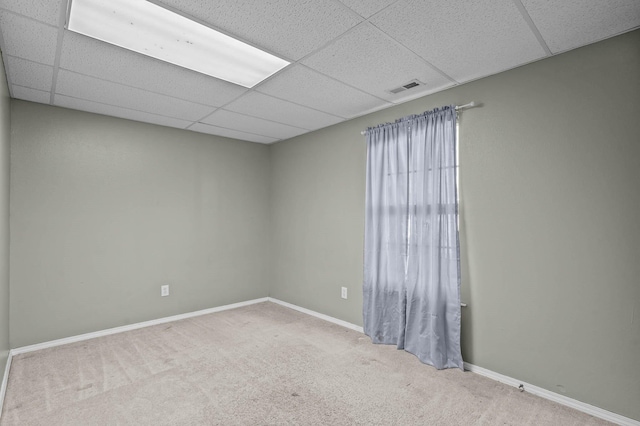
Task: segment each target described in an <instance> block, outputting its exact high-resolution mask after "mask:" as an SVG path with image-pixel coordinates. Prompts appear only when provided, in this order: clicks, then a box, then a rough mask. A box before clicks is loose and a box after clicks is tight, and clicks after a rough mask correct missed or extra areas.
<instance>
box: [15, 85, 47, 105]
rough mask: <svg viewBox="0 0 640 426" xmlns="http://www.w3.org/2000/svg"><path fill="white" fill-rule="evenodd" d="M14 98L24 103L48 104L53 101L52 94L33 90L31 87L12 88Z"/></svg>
mask: <svg viewBox="0 0 640 426" xmlns="http://www.w3.org/2000/svg"><path fill="white" fill-rule="evenodd" d="M11 89H12V91H13V97H14V98H16V99H22V100H24V101H31V102H38V103H40V104H48V103H49V101H51V94H50V93H49V92H44V91H42V90H36V89H31V88H29V87H22V86H16V85H13V86H11Z"/></svg>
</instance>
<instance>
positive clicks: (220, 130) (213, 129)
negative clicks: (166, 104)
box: [190, 123, 278, 143]
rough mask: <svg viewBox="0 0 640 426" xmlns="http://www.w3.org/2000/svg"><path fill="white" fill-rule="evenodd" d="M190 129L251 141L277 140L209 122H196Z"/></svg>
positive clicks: (270, 141) (268, 141)
mask: <svg viewBox="0 0 640 426" xmlns="http://www.w3.org/2000/svg"><path fill="white" fill-rule="evenodd" d="M190 130H193V131H194V132H200V133H208V134H210V135H218V136H226V137H228V138H234V139H241V140H245V141H250V142H258V143H272V142H275V141H277V140H278V139H276V138H270V137H267V136H260V135H255V134H252V133H246V132H240V131H237V130H232V129H226V128H224V127H218V126H211V125H209V124H203V123H196V124H194V125H193V126H191V128H190Z"/></svg>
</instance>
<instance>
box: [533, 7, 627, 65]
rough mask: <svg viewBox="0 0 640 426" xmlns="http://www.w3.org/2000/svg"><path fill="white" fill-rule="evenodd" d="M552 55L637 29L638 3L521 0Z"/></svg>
mask: <svg viewBox="0 0 640 426" xmlns="http://www.w3.org/2000/svg"><path fill="white" fill-rule="evenodd" d="M522 4H523V5H524V7H525V9H527V12H529V16H531V19H532V20H533V22H534V24H535V25H536V27H537V28H538V30H539V31H540V34H541V35H542V38H544V40H545V41H546V42H547V45H548V46H549V49H551V51H552V52H553V53H558V52H562V51H564V50H568V49H573V48H575V47H579V46H583V45H585V44H589V43H594V42H596V41H599V40H602V39H605V38H607V37H611V36H614V35H616V34H619V33H622V32H625V31H628V30H630V29H632V28H635V27H637V26H640V1H638V0H607V1H601V0H563V1H558V2H554V3H553V4H551V3H549V1H548V0H522Z"/></svg>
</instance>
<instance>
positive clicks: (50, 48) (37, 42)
mask: <svg viewBox="0 0 640 426" xmlns="http://www.w3.org/2000/svg"><path fill="white" fill-rule="evenodd" d="M0 30H2V38H3V41H4V45H5V46H4V48H3V49H2V54H3V55H11V56H17V57H20V58H24V59H28V60H30V61H34V62H39V63H41V64H46V65H53V63H54V61H55V58H56V45H57V37H58V30H57V29H56V28H54V27H51V26H49V25H46V24H42V23H40V22H37V21H33V20H31V19H28V18H25V17H23V16H20V15H14V14H13V13H7V12H0ZM5 68H6V67H5Z"/></svg>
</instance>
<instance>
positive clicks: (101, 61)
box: [60, 31, 247, 106]
mask: <svg viewBox="0 0 640 426" xmlns="http://www.w3.org/2000/svg"><path fill="white" fill-rule="evenodd" d="M60 67H61V68H63V69H67V70H71V71H75V72H78V73H81V74H86V75H90V76H93V77H97V78H101V79H103V80H109V81H113V82H116V83H121V84H125V85H127V86H133V87H138V88H141V89H145V90H149V91H152V92H156V93H161V94H164V95H168V96H172V97H176V98H181V99H185V100H188V101H192V102H198V103H201V104H205V105H211V106H221V105H224V104H226V103H227V102H229V101H231V100H233V99H235V98H237V97H238V96H240V95H241V94H242V93H244V92H245V91H246V90H247V89H245V88H244V87H241V86H238V85H236V84H232V83H228V82H226V81H222V80H218V79H216V78H213V77H209V76H206V75H204V74H200V73H197V72H195V71H191V70H187V69H185V68H181V67H178V66H176V65H172V64H169V63H166V62H162V61H159V60H156V59H153V58H149V57H147V56H144V55H141V54H138V53H135V52H131V51H129V50H126V49H122V48H120V47H116V46H113V45H111V44H108V43H104V42H101V41H98V40H95V39H92V38H90V37H85V36H83V35H80V34H76V33H74V32H71V31H65V34H64V40H63V42H62V54H61V57H60Z"/></svg>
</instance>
